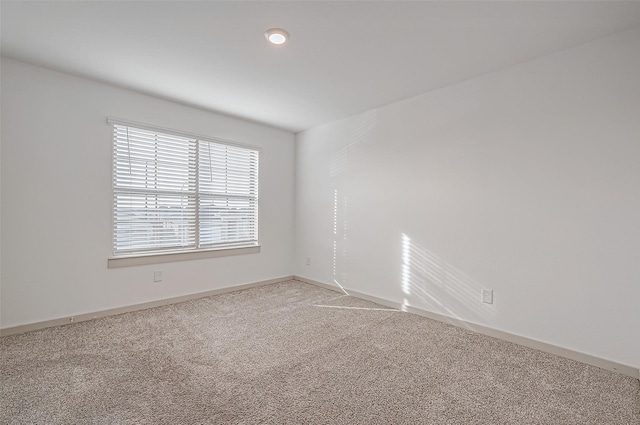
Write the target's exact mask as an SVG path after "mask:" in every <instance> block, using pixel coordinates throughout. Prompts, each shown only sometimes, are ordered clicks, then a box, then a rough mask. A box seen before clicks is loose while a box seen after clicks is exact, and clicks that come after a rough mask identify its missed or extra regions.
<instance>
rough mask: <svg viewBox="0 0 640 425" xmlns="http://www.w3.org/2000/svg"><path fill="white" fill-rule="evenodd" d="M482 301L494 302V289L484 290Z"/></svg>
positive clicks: (486, 302)
mask: <svg viewBox="0 0 640 425" xmlns="http://www.w3.org/2000/svg"><path fill="white" fill-rule="evenodd" d="M482 302H483V303H485V304H493V289H483V290H482Z"/></svg>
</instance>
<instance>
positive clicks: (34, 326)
mask: <svg viewBox="0 0 640 425" xmlns="http://www.w3.org/2000/svg"><path fill="white" fill-rule="evenodd" d="M288 280H293V276H283V277H279V278H275V279H269V280H261V281H258V282H251V283H245V284H242V285H234V286H228V287H225V288H218V289H212V290H210V291H204V292H196V293H194V294H188V295H181V296H178V297H171V298H165V299H162V300H157V301H149V302H145V303H140V304H134V305H130V306H124V307H116V308H110V309H107V310H101V311H96V312H93V313H83V314H78V315H75V316H67V317H60V318H58V319H51V320H45V321H42V322H34V323H28V324H25V325H18V326H12V327H9V328H4V329H0V337H3V336H9V335H16V334H21V333H25V332H32V331H37V330H40V329H45V328H51V327H53V326H61V325H69V324H72V323H79V322H86V321H88V320H94V319H99V318H101V317H108V316H115V315H118V314H123V313H130V312H132V311H139V310H146V309H149V308H154V307H162V306H165V305H170V304H177V303H181V302H184V301H191V300H195V299H198V298H204V297H209V296H211V295H220V294H226V293H229V292H236V291H242V290H244V289H251V288H257V287H259V286H265V285H271V284H274V283H280V282H286V281H288Z"/></svg>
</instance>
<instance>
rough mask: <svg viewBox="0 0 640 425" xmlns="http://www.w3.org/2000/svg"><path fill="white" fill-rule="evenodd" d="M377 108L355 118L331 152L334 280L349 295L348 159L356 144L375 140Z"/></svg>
mask: <svg viewBox="0 0 640 425" xmlns="http://www.w3.org/2000/svg"><path fill="white" fill-rule="evenodd" d="M377 120H378V111H377V110H373V111H368V112H365V113H363V114H361V115H359V116H358V117H356V118H354V124H353V126H352V127H351V129H350V133H349V139H348V143H347V144H346V146H344V147H342V148H340V149H339V150H337V151H336V152H334V153H333V154H332V155H331V160H330V166H329V176H330V178H331V181H332V185H333V283H335V284H336V285H338V286H339V287H340V289H341V290H342V291H343V292H344V293H345V294H347V291H345V289H344V286H345V285H346V280H347V222H348V214H347V213H348V209H347V207H348V203H347V200H348V197H347V194H346V184H345V180H346V179H348V174H349V173H348V172H347V171H348V170H349V165H350V164H349V161H350V160H351V159H352V155H353V152H354V150H355V149H356V147H358V146H362V145H364V144H367V143H369V142H371V141H372V140H373V136H374V134H375V127H376V123H377Z"/></svg>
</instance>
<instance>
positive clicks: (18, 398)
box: [0, 282, 640, 425]
mask: <svg viewBox="0 0 640 425" xmlns="http://www.w3.org/2000/svg"><path fill="white" fill-rule="evenodd" d="M0 349H1V361H2V363H1V365H0V367H1V369H0V371H1V379H2V380H1V382H0V423H2V424H27V423H28V424H597V425H614V424H633V425H637V424H640V389H639V384H638V381H637V380H635V379H632V378H627V377H624V376H621V375H617V374H614V373H610V372H608V371H605V370H602V369H598V368H595V367H591V366H587V365H584V364H581V363H577V362H574V361H571V360H566V359H563V358H560V357H557V356H553V355H549V354H545V353H542V352H540V351H536V350H531V349H528V348H524V347H521V346H518V345H514V344H511V343H507V342H503V341H500V340H497V339H493V338H489V337H486V336H482V335H478V334H474V333H470V332H468V331H466V330H463V329H459V328H455V327H452V326H449V325H445V324H442V323H439V322H435V321H432V320H429V319H426V318H423V317H419V316H415V315H411V314H409V313H404V312H399V311H396V310H390V309H386V308H384V307H381V306H379V305H376V304H373V303H369V302H365V301H361V300H359V299H356V298H353V297H349V296H344V295H340V294H338V293H335V292H332V291H328V290H324V289H320V288H317V287H314V286H311V285H307V284H304V283H300V282H286V283H280V284H275V285H269V286H264V287H260V288H254V289H250V290H245V291H239V292H235V293H229V294H224V295H218V296H212V297H208V298H203V299H199V300H194V301H189V302H185V303H181V304H175V305H171V306H166V307H160V308H154V309H150V310H145V311H140V312H135V313H127V314H123V315H119V316H114V317H109V318H105V319H99V320H94V321H91V322H84V323H77V324H73V325H67V326H62V327H56V328H49V329H45V330H42V331H37V332H31V333H28V334H23V335H16V336H9V337H4V338H1V339H0Z"/></svg>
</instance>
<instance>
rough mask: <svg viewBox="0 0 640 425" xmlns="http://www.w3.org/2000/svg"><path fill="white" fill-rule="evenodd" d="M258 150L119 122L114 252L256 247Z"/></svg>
mask: <svg viewBox="0 0 640 425" xmlns="http://www.w3.org/2000/svg"><path fill="white" fill-rule="evenodd" d="M258 158H259V152H258V150H255V149H251V148H246V147H240V146H235V145H231V144H226V143H224V142H220V141H214V140H202V139H200V138H198V137H189V136H188V135H187V136H185V135H183V134H170V133H167V132H164V131H163V132H160V131H155V130H150V129H146V128H135V127H132V126H129V125H122V124H118V123H115V124H114V130H113V196H114V202H113V223H114V225H113V245H114V256H129V255H136V254H147V253H149V254H150V253H165V252H173V251H175V252H188V251H193V250H206V249H216V248H235V247H248V246H257V245H258Z"/></svg>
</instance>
